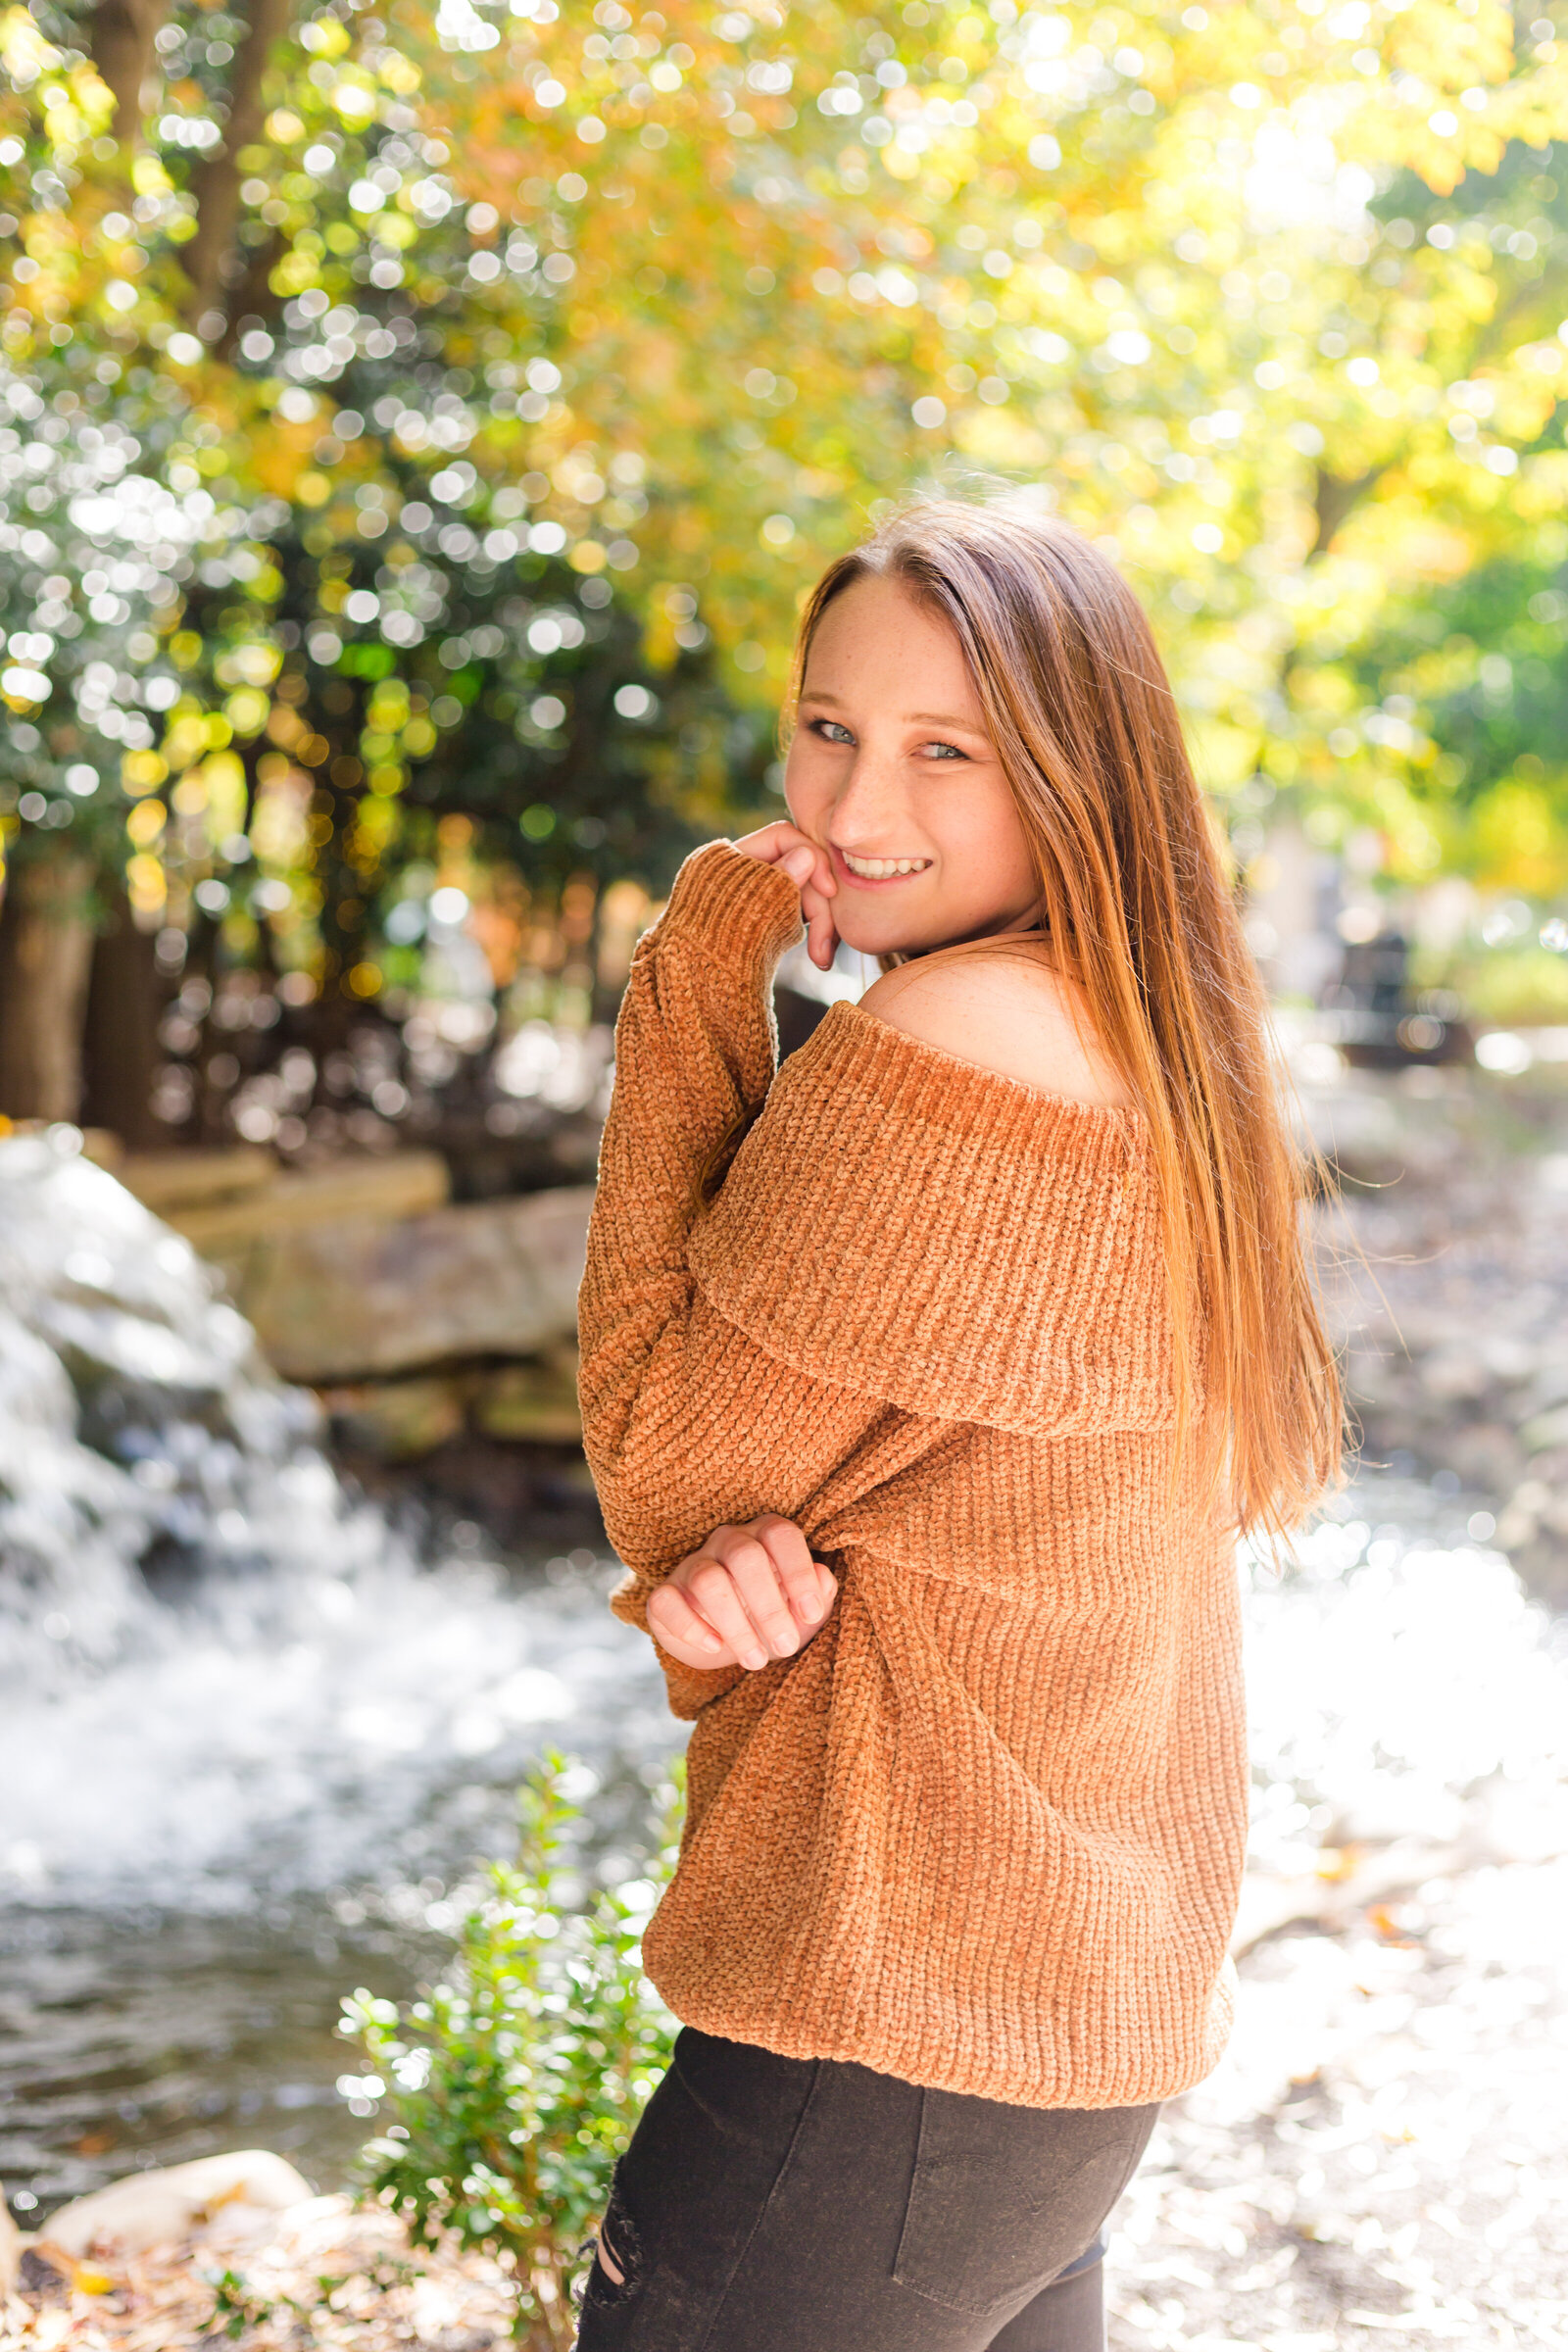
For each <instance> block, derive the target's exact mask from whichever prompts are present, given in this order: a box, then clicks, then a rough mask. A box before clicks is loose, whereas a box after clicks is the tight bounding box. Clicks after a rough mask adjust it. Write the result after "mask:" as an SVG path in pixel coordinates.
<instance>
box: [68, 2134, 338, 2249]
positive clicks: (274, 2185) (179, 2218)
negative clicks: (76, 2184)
mask: <svg viewBox="0 0 1568 2352" xmlns="http://www.w3.org/2000/svg"><path fill="white" fill-rule="evenodd" d="M311 2193H312V2192H311V2185H310V2182H309V2181H308V2180H304V2179H303V2178H302V2177H301V2175H300V2174H298V2173H297V2172H296V2171H295V2170H294V2167H293V2166H292V2165H291V2164H289V2163H288V2162H287V2161H286V2160H285V2159H284V2158H283V2157H281V2156H274V2155H273V2154H272V2153H271V2152H270V2149H267V2148H242V2149H240V2150H238V2151H236V2152H235V2153H234V2154H232V2155H228V2156H201V2157H198V2158H197V2160H196V2162H195V2163H194V2164H173V2165H169V2166H166V2167H164V2168H162V2169H161V2170H159V2171H157V2172H150V2173H130V2174H127V2175H126V2177H125V2179H124V2180H116V2181H113V2182H112V2183H111V2184H110V2186H109V2187H108V2188H100V2189H95V2190H94V2191H93V2193H92V2195H91V2196H90V2197H77V2198H76V2199H75V2200H74V2202H73V2203H72V2204H70V2205H63V2206H62V2207H61V2209H60V2211H59V2212H58V2213H57V2214H56V2215H55V2216H54V2217H53V2219H52V2220H51V2222H50V2223H49V2226H48V2229H46V2230H44V2231H42V2232H41V2233H40V2235H39V2239H38V2245H39V2251H40V2252H41V2253H43V2254H44V2255H45V2256H47V2255H48V2254H49V2253H50V2252H51V2250H53V2249H58V2250H59V2251H60V2252H61V2253H62V2254H64V2255H66V2256H67V2257H69V2258H70V2260H71V2261H73V2262H79V2261H80V2260H81V2259H82V2257H83V2256H85V2255H88V2254H99V2255H104V2256H112V2255H117V2254H120V2255H123V2254H139V2253H141V2252H143V2251H144V2250H145V2249H146V2248H147V2247H148V2246H159V2245H172V2244H174V2243H176V2242H180V2241H183V2240H186V2239H191V2238H196V2237H200V2238H201V2239H202V2241H203V2242H204V2243H205V2244H207V2245H211V2246H224V2247H229V2246H239V2245H256V2244H258V2243H260V2242H261V2241H262V2240H263V2239H264V2238H267V2237H270V2235H271V2234H272V2232H273V2230H274V2229H275V2228H276V2226H277V2216H278V2215H279V2214H281V2213H283V2212H284V2211H286V2209H287V2208H288V2207H289V2206H291V2205H299V2204H301V2203H303V2202H304V2201H305V2200H306V2199H307V2198H309V2197H310V2195H311Z"/></svg>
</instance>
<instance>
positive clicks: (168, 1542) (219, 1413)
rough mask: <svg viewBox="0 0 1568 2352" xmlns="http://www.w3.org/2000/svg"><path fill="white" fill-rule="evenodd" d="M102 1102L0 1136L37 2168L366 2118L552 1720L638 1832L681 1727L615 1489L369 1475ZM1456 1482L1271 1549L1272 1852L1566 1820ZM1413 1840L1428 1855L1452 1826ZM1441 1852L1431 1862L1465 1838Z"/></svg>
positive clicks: (1497, 1584)
mask: <svg viewBox="0 0 1568 2352" xmlns="http://www.w3.org/2000/svg"><path fill="white" fill-rule="evenodd" d="M78 1147H79V1139H77V1138H75V1137H74V1136H73V1133H72V1132H71V1131H69V1130H66V1131H62V1132H60V1133H58V1134H56V1135H53V1136H45V1137H26V1138H18V1139H12V1140H9V1141H6V1142H4V1143H0V1302H3V1304H0V1900H3V1904H4V1910H3V1925H0V2110H3V2121H0V2176H3V2178H4V2180H5V2184H6V2186H7V2188H8V2190H9V2191H10V2192H11V2194H12V2198H13V2203H14V2205H16V2207H17V2208H18V2210H19V2212H20V2213H21V2214H22V2216H23V2218H24V2219H26V2218H27V2216H28V2214H29V2213H31V2212H33V2211H34V2210H35V2209H36V2208H37V2207H40V2206H47V2205H48V2204H50V2203H53V2202H54V2201H56V2200H58V2199H59V2198H61V2197H62V2196H67V2195H73V2194H76V2193H79V2192H80V2191H82V2190H83V2189H86V2188H88V2187H91V2186H93V2185H96V2184H97V2183H98V2182H99V2181H101V2180H104V2179H106V2178H109V2177H111V2176H113V2175H115V2174H118V2173H120V2172H123V2171H125V2170H127V2169H129V2168H131V2167H134V2166H135V2165H137V2164H145V2163H154V2162H160V2163H161V2162H173V2161H178V2160H181V2159H183V2158H185V2157H188V2156H192V2155H196V2154H200V2153H203V2152H206V2151H207V2150H210V2149H214V2148H220V2147H234V2146H243V2145H263V2146H269V2147H273V2148H277V2149H279V2150H281V2151H283V2152H285V2153H287V2154H289V2155H291V2156H293V2157H294V2158H295V2160H296V2161H297V2162H299V2163H300V2164H301V2165H302V2167H303V2169H304V2170H305V2171H306V2172H307V2173H308V2174H310V2175H311V2176H312V2177H313V2178H314V2179H315V2180H318V2182H319V2183H320V2184H321V2185H332V2184H334V2183H335V2182H336V2181H337V2180H339V2179H341V2177H342V2174H343V2171H344V2168H345V2166H346V2164H347V2161H348V2158H349V2156H350V2154H351V2152H352V2150H353V2149H354V2148H355V2147H356V2146H357V2145H358V2143H359V2142H360V2140H361V2139H362V2138H363V2137H364V2136H365V2134H366V2129H367V2127H366V2125H365V2123H364V2121H363V2115H364V2110H363V2108H362V2109H361V2111H360V2113H359V2114H358V2115H356V2114H355V2113H354V2112H352V2111H351V2110H350V2109H349V2108H348V2107H346V2106H345V2104H344V2101H343V2100H342V2098H340V2097H339V2095H338V2093H337V2091H336V2089H335V2088H334V2083H335V2080H336V2078H337V2076H338V2075H339V2074H340V2073H342V2072H343V2071H344V2068H345V2065H346V2064H347V2053H346V2052H345V2050H344V2048H343V2045H342V2044H340V2043H336V2042H334V2040H333V2037H332V2032H331V2028H332V2022H333V2019H334V2017H335V2015H336V2010H337V2002H338V1998H339V1996H340V1994H341V1993H342V1992H344V1991H345V1990H347V1989H350V1988H352V1987H353V1986H354V1985H361V1984H367V1985H370V1986H371V1987H372V1988H373V1989H376V1990H381V1991H401V1990H404V1989H406V1988H407V1987H408V1986H409V1985H411V1984H413V1983H414V1982H415V1981H416V1980H417V1977H418V1975H419V1974H420V1971H421V1969H423V1968H424V1967H426V1966H427V1965H428V1963H429V1961H430V1959H431V1957H432V1955H433V1953H434V1952H435V1951H436V1950H437V1949H438V1948H439V1947H438V1942H437V1934H438V1931H439V1928H440V1925H441V1922H442V1918H443V1914H442V1911H441V1905H442V1903H443V1900H444V1898H445V1896H446V1893H447V1890H448V1887H449V1886H450V1885H451V1883H452V1882H453V1881H454V1880H455V1879H456V1878H458V1877H460V1876H461V1875H462V1874H463V1872H464V1871H465V1869H466V1866H467V1865H468V1863H469V1862H470V1860H471V1858H472V1857H473V1856H474V1855H475V1854H476V1853H479V1852H487V1851H499V1850H502V1849H503V1848H504V1847H505V1845H506V1842H507V1838H508V1829H509V1820H510V1802H511V1799H510V1792H511V1790H512V1789H513V1788H514V1787H515V1783H516V1781H517V1779H518V1778H519V1777H520V1775H521V1773H522V1771H523V1770H524V1769H525V1767H526V1765H527V1763H528V1761H529V1760H530V1759H531V1758H532V1757H533V1756H534V1755H536V1754H537V1753H538V1751H539V1749H540V1748H541V1747H542V1746H543V1745H544V1744H546V1743H547V1742H549V1743H553V1744H557V1745H560V1746H562V1747H564V1748H565V1749H567V1750H569V1751H570V1752H572V1753H573V1754H575V1755H578V1756H580V1757H581V1758H582V1759H583V1760H584V1769H585V1776H591V1777H590V1778H587V1779H585V1786H589V1785H591V1786H592V1787H593V1788H594V1789H595V1790H596V1794H595V1796H594V1805H593V1813H594V1821H595V1837H596V1839H597V1854H598V1863H599V1867H601V1868H603V1869H604V1870H605V1871H606V1872H607V1873H613V1871H614V1870H615V1869H616V1867H617V1857H616V1851H615V1849H616V1847H617V1845H619V1844H621V1843H622V1841H624V1843H625V1848H626V1850H627V1852H628V1853H629V1852H630V1851H631V1850H632V1843H631V1841H632V1839H633V1838H634V1836H635V1830H634V1826H633V1825H634V1824H635V1822H636V1820H637V1819H638V1818H639V1816H640V1814H641V1812H642V1808H643V1804H644V1800H645V1791H646V1786H647V1784H648V1783H649V1781H651V1780H653V1779H656V1778H657V1777H658V1776H659V1772H660V1768H661V1765H662V1761H663V1760H664V1759H665V1758H666V1757H667V1756H668V1754H669V1752H670V1751H671V1749H672V1747H673V1746H674V1744H675V1741H676V1737H677V1733H676V1727H675V1726H674V1725H673V1724H672V1723H671V1722H670V1721H669V1719H668V1717H667V1715H666V1714H665V1712H664V1708H663V1701H662V1688H661V1686H660V1681H659V1677H658V1674H657V1671H656V1669H655V1668H654V1666H653V1663H652V1659H651V1654H650V1653H649V1651H648V1649H647V1645H646V1644H645V1643H644V1642H641V1640H640V1639H639V1638H638V1637H637V1636H635V1635H633V1634H632V1633H630V1632H629V1631H628V1630H627V1629H625V1628H623V1627H621V1626H619V1625H618V1624H617V1623H616V1622H615V1621H614V1620H613V1618H612V1617H611V1616H610V1615H609V1613H608V1611H607V1610H606V1608H605V1606H604V1599H605V1594H606V1593H607V1591H608V1589H609V1586H610V1584H611V1583H612V1582H613V1578H614V1575H615V1573H616V1572H615V1569H614V1564H613V1562H612V1561H609V1560H607V1559H605V1558H603V1557H601V1556H600V1555H599V1554H598V1553H597V1552H596V1550H595V1548H594V1546H593V1544H592V1542H591V1541H589V1540H587V1538H586V1537H585V1535H584V1534H583V1531H581V1530H579V1531H577V1541H576V1542H575V1543H571V1544H567V1543H566V1541H565V1538H564V1535H563V1532H562V1530H561V1529H559V1528H554V1529H548V1530H541V1540H540V1542H539V1544H537V1545H535V1546H534V1547H533V1548H532V1549H527V1548H524V1549H523V1550H522V1551H521V1552H520V1553H518V1554H516V1555H514V1556H507V1557H502V1556H501V1555H500V1554H499V1553H498V1552H497V1551H496V1550H495V1548H494V1547H493V1546H492V1544H490V1541H489V1539H488V1538H487V1536H486V1534H485V1533H484V1531H483V1530H482V1529H480V1528H479V1527H478V1526H476V1525H473V1524H470V1523H465V1522H462V1521H459V1522H457V1523H455V1524H448V1525H446V1526H445V1527H443V1528H441V1529H439V1530H432V1529H431V1528H429V1527H424V1528H419V1527H417V1526H412V1525H411V1526H399V1525H398V1524H396V1523H395V1522H394V1521H393V1520H391V1519H389V1517H388V1516H387V1514H386V1513H385V1512H384V1511H383V1510H382V1509H380V1508H378V1507H374V1506H372V1505H371V1504H369V1503H368V1502H367V1501H366V1500H365V1499H364V1498H363V1497H359V1496H356V1495H354V1494H353V1493H352V1492H351V1491H349V1490H348V1489H347V1488H346V1487H345V1486H344V1484H343V1483H342V1482H341V1481H340V1479H339V1478H338V1476H337V1474H336V1473H335V1471H334V1470H333V1468H332V1466H331V1464H330V1462H329V1461H328V1459H327V1458H326V1456H325V1454H324V1452H323V1450H322V1443H321V1430H320V1426H319V1419H318V1416H317V1413H316V1409H315V1406H314V1403H313V1402H312V1400H311V1399H310V1398H309V1397H303V1396H302V1395H301V1394H300V1393H299V1392H297V1391H292V1390H289V1389H287V1388H285V1387H284V1386H282V1385H281V1384H280V1383H279V1382H278V1381H277V1380H276V1379H275V1378H273V1376H272V1375H271V1374H270V1372H269V1371H268V1370H267V1368H266V1366H265V1365H264V1364H263V1363H262V1362H261V1360H260V1359H259V1357H258V1356H257V1354H256V1351H255V1348H254V1345H253V1342H252V1339H251V1335H250V1332H249V1330H248V1327H247V1326H246V1325H245V1324H244V1322H243V1321H242V1320H241V1318H240V1317H239V1316H238V1315H237V1314H236V1313H234V1311H233V1310H232V1309H231V1308H230V1307H228V1306H227V1305H225V1304H224V1303H223V1302H222V1301H221V1299H219V1298H218V1297H217V1296H216V1295H215V1292H214V1289H213V1286H212V1283H211V1280H210V1278H209V1276H208V1275H207V1273H206V1272H205V1270H204V1269H203V1268H202V1266H201V1265H200V1263H199V1261H198V1260H197V1259H196V1258H195V1256H194V1255H193V1253H192V1252H191V1250H189V1248H188V1247H187V1245H186V1244H185V1243H183V1242H182V1241H180V1240H179V1239H178V1238H177V1237H176V1236H174V1235H172V1233H170V1232H169V1230H168V1229H167V1228H165V1227H163V1226H161V1225H160V1224H159V1223H158V1222H157V1221H156V1220H155V1219H153V1218H152V1217H151V1216H150V1215H148V1213H147V1212H146V1211H145V1210H143V1209H142V1208H141V1207H140V1206H139V1205H138V1204H137V1203H136V1202H135V1201H133V1200H132V1199H131V1198H130V1196H129V1195H128V1194H126V1193H125V1192H124V1191H123V1189H122V1188H121V1187H120V1186H119V1185H117V1184H116V1183H114V1181H113V1180H112V1179H111V1178H110V1177H109V1176H107V1175H105V1174H103V1173H102V1172H101V1171H100V1170H98V1169H97V1168H95V1167H92V1166H91V1165H89V1164H88V1163H87V1162H86V1161H85V1160H84V1159H83V1158H82V1157H81V1156H80V1153H79V1148H78ZM1484 1500H1485V1498H1483V1497H1478V1496H1466V1495H1463V1494H1461V1493H1459V1492H1458V1490H1457V1485H1456V1482H1455V1481H1453V1480H1451V1479H1444V1478H1440V1479H1439V1480H1438V1481H1436V1482H1434V1483H1433V1484H1431V1485H1426V1484H1423V1483H1422V1482H1420V1481H1418V1480H1415V1479H1412V1478H1404V1479H1398V1478H1393V1477H1390V1476H1387V1475H1383V1476H1374V1477H1367V1478H1363V1479H1362V1480H1361V1481H1359V1482H1358V1483H1357V1485H1356V1486H1355V1487H1354V1488H1352V1489H1351V1490H1350V1491H1349V1492H1348V1494H1346V1495H1342V1496H1341V1497H1339V1498H1338V1499H1337V1501H1336V1504H1335V1507H1334V1509H1333V1511H1332V1512H1331V1513H1330V1514H1329V1515H1328V1516H1327V1517H1326V1518H1325V1520H1324V1522H1323V1523H1322V1525H1321V1526H1320V1527H1319V1528H1318V1529H1317V1530H1316V1531H1315V1533H1314V1534H1312V1535H1311V1536H1309V1537H1308V1538H1307V1539H1306V1540H1305V1542H1304V1543H1303V1544H1302V1546H1301V1551H1300V1559H1299V1567H1298V1568H1297V1569H1296V1570H1295V1572H1294V1573H1292V1574H1291V1575H1290V1576H1288V1577H1287V1578H1285V1579H1284V1580H1283V1581H1281V1580H1277V1579H1274V1578H1272V1577H1270V1576H1267V1575H1264V1574H1262V1573H1261V1572H1259V1571H1257V1570H1256V1569H1254V1568H1250V1567H1249V1566H1247V1565H1246V1564H1245V1563H1244V1568H1243V1574H1244V1583H1245V1585H1246V1588H1247V1609H1248V1614H1249V1641H1250V1685H1251V1691H1252V1714H1253V1719H1254V1720H1253V1740H1254V1752H1255V1756H1256V1760H1257V1772H1256V1784H1257V1785H1256V1799H1255V1828H1254V1838H1253V1845H1254V1867H1253V1874H1252V1876H1253V1889H1254V1890H1255V1889H1256V1888H1257V1887H1263V1888H1264V1889H1265V1895H1266V1889H1267V1887H1269V1886H1271V1885H1276V1884H1284V1883H1286V1882H1289V1881H1290V1880H1292V1878H1293V1877H1295V1876H1298V1875H1299V1874H1301V1873H1303V1872H1304V1873H1306V1874H1308V1875H1310V1874H1311V1873H1312V1872H1313V1871H1314V1870H1317V1869H1321V1868H1322V1867H1323V1862H1322V1856H1323V1849H1324V1848H1325V1847H1329V1848H1332V1849H1333V1850H1335V1851H1336V1852H1338V1851H1340V1850H1342V1849H1343V1850H1347V1851H1350V1850H1355V1849H1360V1848H1368V1849H1373V1848H1376V1849H1381V1850H1385V1851H1392V1850H1394V1849H1396V1848H1397V1847H1398V1846H1399V1845H1400V1841H1404V1844H1405V1845H1406V1846H1408V1848H1409V1850H1410V1851H1411V1853H1412V1854H1413V1855H1415V1856H1417V1857H1419V1855H1421V1854H1423V1853H1424V1854H1426V1855H1428V1856H1429V1857H1430V1856H1431V1855H1433V1854H1437V1855H1439V1857H1440V1859H1441V1857H1442V1855H1443V1854H1445V1853H1446V1854H1448V1855H1449V1856H1450V1857H1452V1856H1458V1857H1460V1858H1461V1859H1462V1857H1463V1856H1464V1855H1465V1854H1467V1853H1468V1854H1471V1855H1473V1856H1474V1857H1475V1858H1476V1859H1478V1860H1485V1859H1487V1858H1488V1857H1489V1856H1490V1857H1494V1858H1495V1857H1497V1856H1506V1855H1507V1854H1511V1853H1529V1852H1534V1851H1551V1850H1555V1846H1554V1843H1553V1841H1554V1840H1555V1841H1556V1843H1557V1844H1558V1845H1560V1844H1562V1843H1565V1842H1568V1820H1565V1812H1564V1789H1565V1783H1568V1703H1565V1701H1568V1672H1565V1667H1564V1658H1563V1649H1562V1643H1561V1640H1560V1628H1558V1627H1556V1626H1554V1625H1553V1623H1552V1622H1551V1621H1550V1620H1548V1618H1547V1616H1546V1614H1545V1612H1544V1611H1543V1610H1542V1609H1541V1608H1540V1607H1538V1606H1536V1605H1534V1604H1533V1603H1532V1602H1531V1601H1530V1600H1529V1598H1528V1596H1527V1595H1526V1593H1524V1591H1523V1590H1522V1588H1521V1587H1520V1585H1519V1583H1518V1580H1517V1579H1516V1578H1515V1577H1514V1575H1513V1572H1512V1570H1511V1569H1510V1568H1509V1566H1508V1564H1507V1562H1506V1561H1505V1560H1504V1559H1503V1558H1501V1557H1500V1555H1498V1554H1497V1553H1496V1552H1495V1550H1493V1549H1491V1548H1490V1546H1489V1544H1488V1538H1489V1537H1490V1535H1491V1532H1492V1522H1491V1519H1490V1517H1488V1516H1487V1515H1486V1514H1485V1511H1484V1508H1483V1505H1484ZM1415 1866H1416V1867H1428V1865H1420V1864H1419V1862H1417V1864H1416V1865H1415ZM1430 1867H1436V1865H1430Z"/></svg>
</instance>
